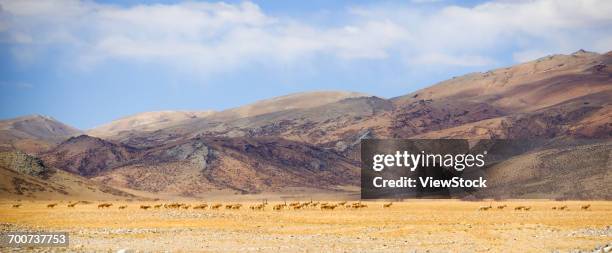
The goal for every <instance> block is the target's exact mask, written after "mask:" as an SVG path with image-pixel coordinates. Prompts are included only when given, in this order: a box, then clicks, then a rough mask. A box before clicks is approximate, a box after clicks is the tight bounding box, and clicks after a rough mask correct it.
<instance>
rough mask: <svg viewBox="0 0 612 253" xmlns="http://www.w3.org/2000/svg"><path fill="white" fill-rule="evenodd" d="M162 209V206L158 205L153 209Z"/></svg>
mask: <svg viewBox="0 0 612 253" xmlns="http://www.w3.org/2000/svg"><path fill="white" fill-rule="evenodd" d="M161 207H162V204H158V205H154V206H153V208H155V209H159V208H161Z"/></svg>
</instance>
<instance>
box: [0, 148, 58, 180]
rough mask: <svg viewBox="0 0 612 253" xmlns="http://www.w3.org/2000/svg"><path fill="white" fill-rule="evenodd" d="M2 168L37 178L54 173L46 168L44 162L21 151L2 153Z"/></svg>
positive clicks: (0, 154) (0, 153) (0, 164)
mask: <svg viewBox="0 0 612 253" xmlns="http://www.w3.org/2000/svg"><path fill="white" fill-rule="evenodd" d="M0 167H4V168H8V169H11V170H14V171H16V172H18V173H22V174H27V175H31V176H36V177H41V176H43V177H44V176H46V175H49V174H50V173H52V171H51V170H49V169H47V167H45V165H44V164H43V161H42V160H40V159H38V158H36V157H33V156H30V155H28V154H26V153H23V152H19V151H15V152H0Z"/></svg>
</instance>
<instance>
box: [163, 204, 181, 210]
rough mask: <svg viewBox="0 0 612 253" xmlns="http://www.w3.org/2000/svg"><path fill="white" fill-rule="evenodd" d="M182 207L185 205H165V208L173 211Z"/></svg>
mask: <svg viewBox="0 0 612 253" xmlns="http://www.w3.org/2000/svg"><path fill="white" fill-rule="evenodd" d="M182 205H183V204H179V203H172V204H169V205H164V207H165V208H172V209H175V208H180V207H181V206H182Z"/></svg>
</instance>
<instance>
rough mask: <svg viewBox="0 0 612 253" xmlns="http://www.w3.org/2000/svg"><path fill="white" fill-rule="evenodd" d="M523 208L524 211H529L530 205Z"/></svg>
mask: <svg viewBox="0 0 612 253" xmlns="http://www.w3.org/2000/svg"><path fill="white" fill-rule="evenodd" d="M523 210H525V211H529V210H531V207H530V206H527V207H525V208H523Z"/></svg>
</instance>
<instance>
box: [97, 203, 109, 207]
mask: <svg viewBox="0 0 612 253" xmlns="http://www.w3.org/2000/svg"><path fill="white" fill-rule="evenodd" d="M112 205H113V204H111V203H102V204H99V205H98V208H108V207H111V206H112Z"/></svg>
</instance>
